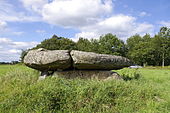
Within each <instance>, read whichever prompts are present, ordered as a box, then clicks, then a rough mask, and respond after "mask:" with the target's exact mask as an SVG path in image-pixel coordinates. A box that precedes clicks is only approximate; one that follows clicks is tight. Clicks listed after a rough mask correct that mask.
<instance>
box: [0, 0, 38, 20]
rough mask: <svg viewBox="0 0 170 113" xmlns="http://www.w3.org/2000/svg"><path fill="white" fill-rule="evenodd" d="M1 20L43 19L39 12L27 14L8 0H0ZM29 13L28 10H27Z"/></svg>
mask: <svg viewBox="0 0 170 113" xmlns="http://www.w3.org/2000/svg"><path fill="white" fill-rule="evenodd" d="M0 4H1V7H0V20H1V21H5V22H15V21H31V22H32V21H41V17H40V16H38V15H37V14H35V15H33V14H30V15H26V12H22V11H17V10H16V7H15V6H14V5H12V4H10V3H9V2H8V1H5V0H0ZM27 13H28V12H27Z"/></svg>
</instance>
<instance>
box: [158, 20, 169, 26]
mask: <svg viewBox="0 0 170 113" xmlns="http://www.w3.org/2000/svg"><path fill="white" fill-rule="evenodd" d="M160 24H161V25H162V26H166V27H170V21H161V22H160Z"/></svg>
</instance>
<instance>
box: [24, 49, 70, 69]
mask: <svg viewBox="0 0 170 113" xmlns="http://www.w3.org/2000/svg"><path fill="white" fill-rule="evenodd" d="M24 64H25V65H27V66H28V67H31V68H34V69H37V70H40V71H52V70H64V69H67V68H70V67H71V57H70V52H69V51H68V50H45V49H42V48H41V49H37V50H30V51H29V52H28V53H27V55H26V56H25V57H24Z"/></svg>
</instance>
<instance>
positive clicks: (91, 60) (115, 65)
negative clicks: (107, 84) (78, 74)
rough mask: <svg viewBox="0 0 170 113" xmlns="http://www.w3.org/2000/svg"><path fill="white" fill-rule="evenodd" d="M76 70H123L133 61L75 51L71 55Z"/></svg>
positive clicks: (119, 57)
mask: <svg viewBox="0 0 170 113" xmlns="http://www.w3.org/2000/svg"><path fill="white" fill-rule="evenodd" d="M70 55H71V57H72V59H73V67H74V68H75V69H95V70H99V69H102V70H112V69H121V68H124V67H128V66H130V65H131V61H130V60H129V59H127V58H125V57H121V56H115V55H107V54H97V53H93V52H83V51H76V50H73V51H71V53H70Z"/></svg>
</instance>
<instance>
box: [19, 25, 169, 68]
mask: <svg viewBox="0 0 170 113" xmlns="http://www.w3.org/2000/svg"><path fill="white" fill-rule="evenodd" d="M37 48H45V49H49V50H80V51H88V52H96V53H101V54H112V55H120V56H125V57H128V58H129V59H131V60H132V61H133V62H134V64H139V65H144V66H145V65H153V66H160V65H162V66H164V65H170V52H169V51H170V28H167V27H162V28H161V29H160V32H159V33H158V34H156V35H155V36H153V37H151V36H150V34H146V35H144V36H140V35H138V34H136V35H134V36H131V37H129V38H128V39H127V41H126V43H125V42H123V41H122V40H120V39H119V38H118V37H117V36H116V35H113V34H110V33H109V34H106V35H103V36H100V38H99V39H91V40H88V39H86V38H82V37H81V38H79V40H78V41H77V42H74V41H72V40H71V39H68V38H64V37H57V36H56V35H54V36H53V37H52V38H50V39H45V40H44V41H42V42H41V43H40V44H38V45H37V46H36V47H35V48H33V49H37ZM25 54H26V52H25V51H23V52H22V54H21V59H23V58H24V56H25Z"/></svg>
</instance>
